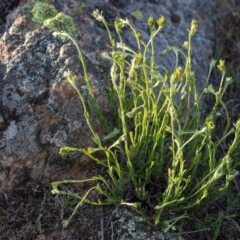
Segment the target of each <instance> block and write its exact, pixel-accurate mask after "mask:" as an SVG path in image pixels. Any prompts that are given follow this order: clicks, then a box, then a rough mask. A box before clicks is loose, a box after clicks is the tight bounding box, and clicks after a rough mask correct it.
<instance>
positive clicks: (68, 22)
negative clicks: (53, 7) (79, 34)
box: [43, 12, 76, 37]
mask: <svg viewBox="0 0 240 240" xmlns="http://www.w3.org/2000/svg"><path fill="white" fill-rule="evenodd" d="M43 24H44V26H45V27H48V28H50V29H52V30H53V31H56V32H66V33H68V34H69V35H70V36H71V37H74V34H75V32H76V27H75V24H74V22H73V19H72V17H70V16H68V15H66V14H64V13H62V12H60V13H58V14H57V15H56V16H55V17H54V18H50V19H47V20H45V21H44V23H43Z"/></svg>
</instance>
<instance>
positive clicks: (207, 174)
mask: <svg viewBox="0 0 240 240" xmlns="http://www.w3.org/2000/svg"><path fill="white" fill-rule="evenodd" d="M93 16H94V17H95V18H96V19H97V20H98V21H101V22H102V23H103V24H104V25H105V27H106V29H107V32H108V34H109V39H110V42H111V45H112V51H111V53H110V54H107V53H105V55H104V56H105V57H107V58H108V59H110V60H111V61H112V67H111V71H110V76H109V78H110V82H111V89H109V96H110V98H111V99H115V101H112V102H113V106H112V107H113V112H114V113H115V118H116V123H115V126H114V129H113V131H109V129H107V130H108V131H109V134H107V136H105V138H102V137H101V136H99V135H98V134H97V133H96V132H95V131H94V128H93V125H92V123H91V121H90V114H94V113H95V114H96V111H97V115H98V116H99V118H100V119H101V120H102V122H103V123H106V121H107V120H106V118H105V117H104V115H103V114H102V112H101V110H100V106H98V103H97V99H96V98H95V96H94V94H93V91H92V88H91V82H90V80H89V78H88V72H87V67H86V64H85V62H84V59H83V55H82V53H81V50H80V48H79V46H78V44H77V42H76V40H75V39H74V38H73V37H72V36H70V35H69V34H67V33H66V32H55V33H54V35H55V36H56V37H60V38H63V39H64V40H66V39H70V40H71V41H72V42H73V44H74V45H75V46H76V49H77V51H78V57H79V60H80V62H81V64H82V66H83V71H84V80H85V84H86V86H87V89H88V91H89V96H90V99H91V101H90V102H91V104H90V107H93V110H94V112H93V111H91V108H90V109H89V107H88V103H87V102H86V101H85V99H84V97H83V95H82V94H81V91H80V90H79V89H78V87H77V86H76V84H75V76H74V75H73V74H72V73H71V72H70V71H68V72H66V73H65V77H66V80H67V82H68V83H69V84H71V86H72V87H73V88H74V89H75V90H76V92H77V94H78V96H79V99H80V101H81V103H82V105H83V109H84V116H85V119H86V122H87V124H88V127H89V130H90V131H91V133H92V136H93V139H94V142H95V144H96V146H95V147H89V148H87V149H83V148H73V147H68V146H66V147H63V148H61V149H60V154H62V155H65V154H67V153H68V152H71V151H79V152H81V153H83V154H85V155H87V156H88V157H89V158H91V159H92V160H94V161H95V162H96V163H97V164H100V165H102V166H103V167H105V169H106V173H107V175H104V176H102V175H101V176H93V177H92V178H91V179H86V180H79V181H77V180H64V181H59V182H53V183H52V188H53V190H52V193H53V194H59V195H70V196H73V197H76V198H77V199H79V203H78V204H77V206H76V208H75V210H74V212H73V213H72V215H71V216H70V218H69V219H68V220H65V221H64V222H63V225H64V226H65V227H66V226H67V225H68V224H69V222H70V221H71V219H72V217H73V215H74V213H75V212H76V211H77V209H78V208H79V207H80V206H81V205H82V204H83V203H89V204H94V205H104V204H106V205H108V204H122V205H126V206H130V207H132V208H133V209H135V210H136V211H138V212H139V213H140V214H142V215H143V216H144V217H146V218H147V219H149V221H151V222H152V223H153V225H161V226H163V227H164V229H165V231H168V230H169V229H171V228H172V227H175V226H177V224H178V223H183V222H184V221H185V220H186V221H187V220H188V219H191V218H192V217H193V216H194V215H195V214H196V213H197V212H199V211H202V210H203V209H205V208H206V206H207V205H209V204H211V203H213V202H215V201H216V200H218V199H219V198H221V197H225V196H228V195H229V191H230V188H229V186H230V183H231V181H232V180H233V179H234V177H235V176H236V175H237V171H236V170H235V169H236V167H237V166H239V164H240V163H239V162H238V161H237V159H238V158H239V151H238V148H239V145H240V141H239V138H240V121H237V122H236V123H235V124H234V125H233V126H232V124H231V122H230V120H229V117H228V111H227V108H226V106H225V104H224V102H223V101H222V97H223V95H224V93H225V91H226V89H227V86H228V85H229V84H230V82H231V78H226V69H225V65H224V61H223V60H220V62H219V64H218V66H217V67H218V69H219V70H220V71H221V73H222V79H221V83H220V87H219V89H218V90H217V91H215V90H214V89H213V87H212V86H211V85H208V79H207V80H206V88H205V90H204V92H202V93H198V91H197V89H196V84H195V75H194V72H193V70H192V66H191V49H192V45H193V41H192V38H193V36H194V35H195V34H196V32H197V22H196V21H195V20H193V21H192V23H191V28H190V29H189V36H188V41H186V42H185V43H184V44H183V47H184V48H185V51H186V54H185V53H184V50H180V49H178V48H176V47H168V48H167V50H166V51H164V52H163V53H162V55H165V54H167V53H168V52H170V51H173V52H174V53H175V54H176V68H175V70H174V71H168V70H166V69H159V68H158V66H157V64H156V57H155V56H156V53H155V51H154V38H155V37H156V35H157V34H158V33H159V32H160V31H161V30H162V28H163V26H164V23H165V18H164V17H161V18H160V19H158V20H157V21H156V20H155V19H153V18H152V17H150V18H149V21H148V25H149V28H150V34H151V35H150V39H149V41H148V42H147V43H145V42H144V41H143V39H142V36H141V34H140V33H138V32H137V31H136V30H135V29H134V27H133V26H132V25H131V24H130V23H129V21H128V20H123V19H119V18H116V20H115V23H114V26H115V29H116V32H117V35H118V37H119V42H118V43H116V41H115V39H114V38H113V37H112V35H111V32H110V30H109V28H108V24H107V22H106V21H105V19H104V17H103V16H102V14H101V13H99V12H98V11H95V12H94V13H93ZM125 26H128V27H129V28H130V29H131V31H132V34H133V36H134V37H135V39H136V49H132V48H130V47H129V46H127V45H126V44H125V43H124V41H123V39H122V37H121V30H122V28H123V27H125ZM179 54H181V55H182V57H183V58H184V59H185V65H184V66H183V68H182V67H181V66H180V65H179V63H178V58H179ZM215 64H216V61H212V62H211V64H210V71H209V76H210V72H211V70H212V68H213V67H214V66H215ZM204 94H213V95H214V97H215V104H214V106H213V108H212V110H211V112H210V113H209V114H208V116H204V114H203V113H202V111H201V108H202V102H201V100H202V97H203V95H204ZM219 107H221V108H223V109H224V114H225V117H226V119H227V124H226V126H225V129H223V130H222V131H220V132H219V131H218V132H217V131H216V127H215V126H216V119H217V115H218V109H219ZM114 110H115V111H114ZM105 126H107V124H105ZM229 136H231V138H232V141H231V142H230V144H229V146H228V149H227V150H224V149H223V147H222V143H223V142H224V140H225V139H226V137H229ZM105 140H108V141H105ZM109 142H110V144H109ZM99 152H101V153H102V154H101V156H104V157H101V158H99V157H98V155H97V154H96V153H99ZM83 182H96V185H95V186H93V187H92V188H90V189H89V190H88V191H87V192H86V194H85V195H84V196H83V197H80V196H78V195H77V194H76V193H73V192H67V191H61V190H59V188H58V187H59V185H61V184H72V183H74V184H75V183H83ZM126 188H128V189H132V191H131V198H130V200H126V199H125V190H126ZM151 189H153V191H152V190H151ZM92 190H95V191H97V192H98V193H99V194H100V195H101V196H102V197H99V199H98V201H91V199H89V198H88V195H89V193H90V192H91V191H92ZM146 203H151V205H154V208H151V209H150V210H145V209H144V207H143V205H144V204H146ZM149 211H150V212H151V219H150V217H149V218H148V213H149ZM222 219H223V216H222V215H219V216H218V217H217V219H216V224H218V222H219V221H220V220H221V221H222Z"/></svg>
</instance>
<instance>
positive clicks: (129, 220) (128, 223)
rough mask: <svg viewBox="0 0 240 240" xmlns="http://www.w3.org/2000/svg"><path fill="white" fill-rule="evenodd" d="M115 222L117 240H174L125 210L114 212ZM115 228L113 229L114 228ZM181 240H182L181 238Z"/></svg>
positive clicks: (138, 216)
mask: <svg viewBox="0 0 240 240" xmlns="http://www.w3.org/2000/svg"><path fill="white" fill-rule="evenodd" d="M115 217H116V218H117V220H116V221H115V222H114V225H115V226H116V227H117V229H118V230H117V234H118V236H119V240H176V239H177V238H176V237H174V236H171V234H169V233H164V232H163V231H161V230H159V231H157V230H153V229H152V228H151V226H150V225H149V224H147V222H146V220H145V219H144V218H143V217H142V216H140V215H137V214H136V213H134V212H133V211H130V210H127V209H117V210H116V211H115ZM116 227H115V228H116ZM181 239H182V238H181Z"/></svg>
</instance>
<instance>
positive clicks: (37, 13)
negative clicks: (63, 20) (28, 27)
mask: <svg viewBox="0 0 240 240" xmlns="http://www.w3.org/2000/svg"><path fill="white" fill-rule="evenodd" d="M31 12H32V14H33V18H32V21H33V22H37V23H43V22H44V21H45V20H46V19H49V18H53V17H54V16H56V15H57V13H58V11H57V9H56V8H55V7H54V6H53V5H50V4H47V3H44V2H38V3H36V4H35V5H34V7H33V9H32V11H31Z"/></svg>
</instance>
